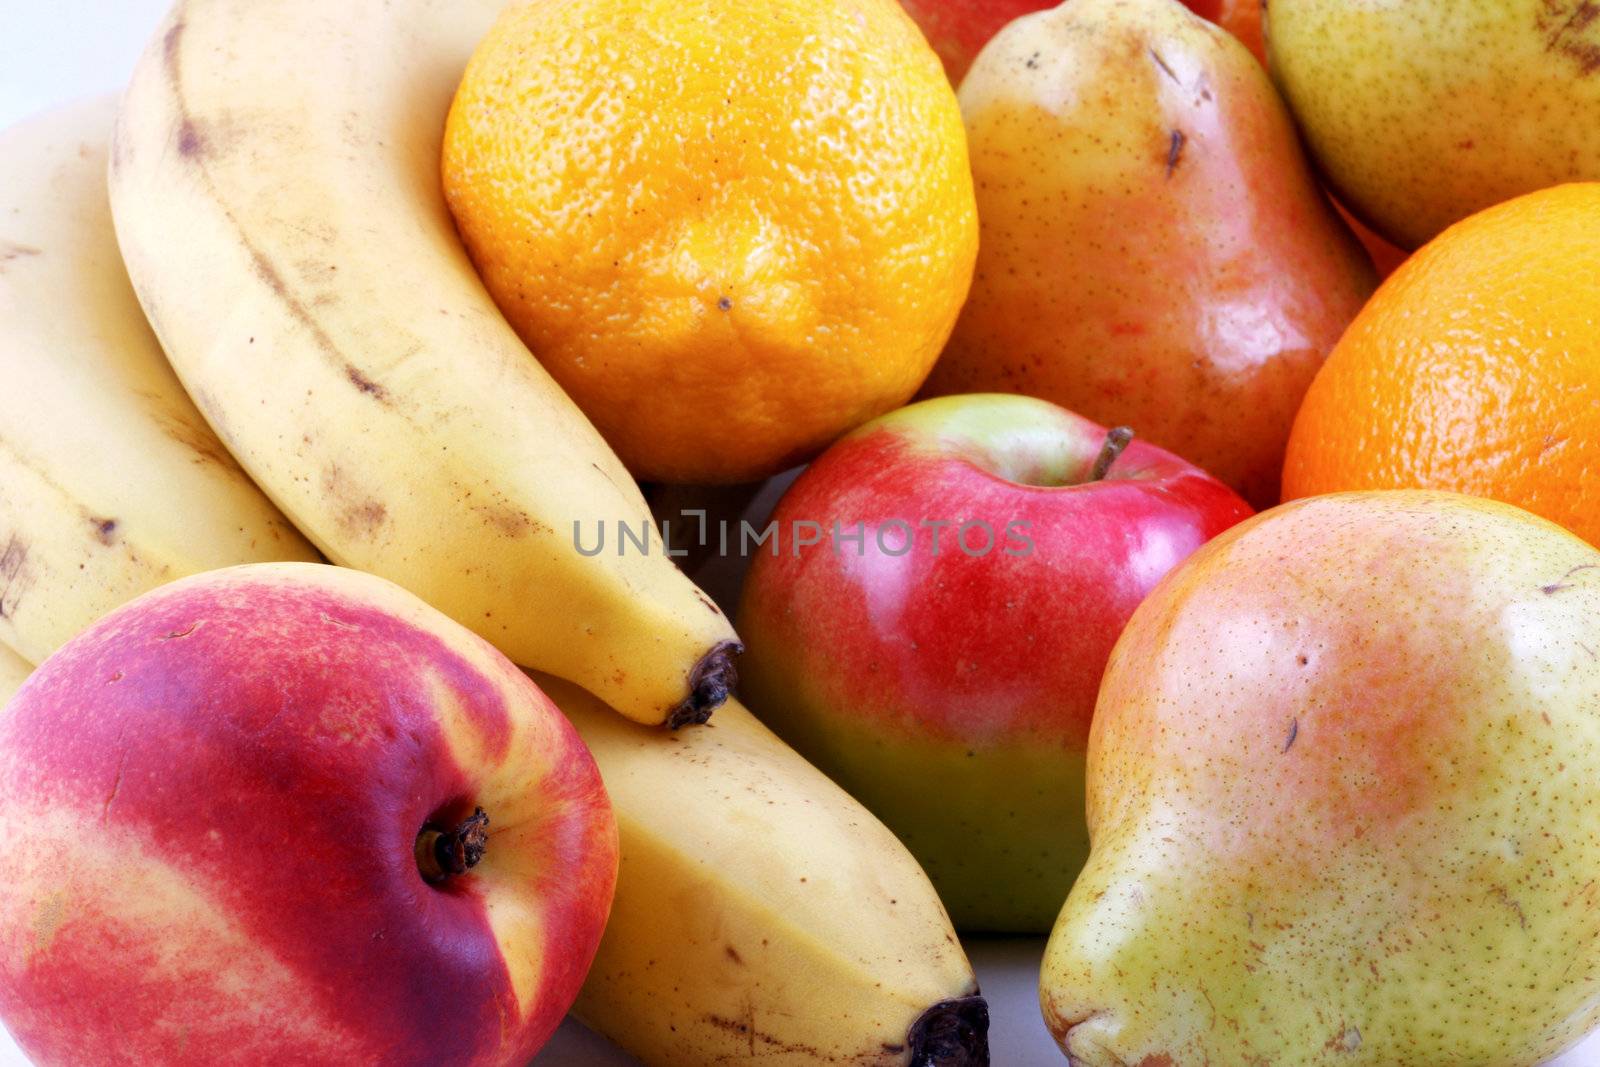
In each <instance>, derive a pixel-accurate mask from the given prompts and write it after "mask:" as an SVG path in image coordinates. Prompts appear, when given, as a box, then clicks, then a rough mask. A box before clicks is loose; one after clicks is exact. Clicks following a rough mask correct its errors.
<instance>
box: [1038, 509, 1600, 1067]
mask: <svg viewBox="0 0 1600 1067" xmlns="http://www.w3.org/2000/svg"><path fill="white" fill-rule="evenodd" d="M1597 624H1600V552H1596V551H1595V550H1594V548H1593V547H1591V546H1589V545H1587V544H1585V543H1584V542H1582V541H1581V540H1579V539H1578V538H1575V537H1573V536H1572V535H1570V534H1568V533H1566V532H1565V531H1563V530H1561V529H1560V528H1559V527H1556V526H1555V525H1553V524H1550V523H1546V522H1544V521H1543V520H1540V519H1538V518H1536V517H1534V516H1531V515H1529V514H1527V513H1526V512H1522V511H1519V510H1517V509H1515V508H1511V507H1508V506H1506V505H1504V504H1499V503H1495V502H1492V501H1484V500H1478V499H1475V498H1471V497H1463V496H1457V495H1454V494H1447V493H1426V492H1389V493H1352V494H1339V495H1335V496H1328V497H1317V498H1313V499H1309V500H1304V501H1296V502H1294V503H1291V504H1286V505H1284V506H1282V507H1280V508H1277V509H1275V510H1273V511H1271V512H1267V513H1264V514H1262V515H1261V516H1259V517H1257V518H1255V519H1253V520H1251V521H1249V522H1246V523H1242V524H1240V525H1239V526H1237V527H1235V528H1234V529H1233V530H1230V531H1229V532H1228V533H1226V534H1224V535H1222V536H1221V537H1218V538H1217V539H1216V540H1214V541H1212V542H1211V543H1210V544H1208V545H1207V546H1206V547H1205V548H1203V549H1201V550H1200V551H1199V552H1197V553H1196V554H1195V555H1194V556H1193V557H1191V558H1190V560H1189V562H1188V563H1187V564H1185V565H1184V566H1183V567H1181V568H1179V569H1178V570H1176V571H1174V572H1173V573H1172V574H1171V575H1170V576H1169V577H1168V578H1167V580H1166V581H1164V582H1163V583H1162V584H1161V585H1160V586H1159V587H1158V588H1157V589H1156V590H1155V592H1153V593H1152V594H1151V595H1150V597H1149V598H1148V599H1147V600H1146V601H1145V602H1144V604H1142V605H1141V606H1140V608H1139V610H1138V611H1136V612H1135V613H1134V617H1133V620H1132V621H1131V622H1130V623H1129V624H1128V627H1127V629H1126V630H1125V631H1124V633H1123V636H1122V639H1121V640H1120V641H1119V642H1118V644H1117V647H1116V650H1115V651H1114V652H1113V653H1112V656H1111V662H1110V665H1109V667H1108V668H1107V671H1106V678H1105V684H1104V686H1103V688H1102V690H1101V694H1100V701H1099V704H1098V705H1097V707H1096V709H1095V720H1094V728H1093V731H1092V734H1091V737H1090V741H1089V825H1090V833H1091V835H1092V837H1093V841H1094V850H1093V854H1092V855H1091V857H1090V860H1089V863H1088V865H1087V866H1086V867H1085V868H1084V872H1083V875H1082V876H1081V877H1080V878H1079V880H1078V884H1077V885H1076V886H1075V887H1074V889H1073V892H1072V895H1071V897H1070V898H1069V899H1068V901H1067V905H1066V907H1065V909H1064V910H1063V911H1062V914H1061V918H1060V920H1059V922H1058V924H1057V926H1056V929H1055V931H1054V933H1053V935H1052V937H1051V940H1050V943H1049V946H1048V948H1047V950H1046V954H1045V962H1044V968H1043V974H1042V984H1041V995H1042V1004H1043V1008H1044V1012H1045V1018H1046V1021H1047V1022H1048V1024H1049V1026H1050V1028H1051V1030H1052V1031H1053V1032H1054V1034H1055V1036H1056V1038H1057V1040H1058V1041H1060V1042H1061V1044H1062V1047H1063V1048H1064V1049H1065V1050H1067V1052H1068V1055H1069V1056H1070V1057H1071V1058H1072V1062H1073V1063H1074V1064H1081V1065H1083V1067H1117V1065H1123V1064H1130V1063H1137V1064H1174V1065H1176V1064H1201V1063H1213V1064H1257V1063H1260V1064H1272V1065H1274V1067H1311V1065H1318V1067H1321V1065H1333V1064H1343V1063H1350V1064H1359V1065H1367V1067H1378V1065H1382V1067H1388V1065H1392V1064H1419V1065H1420V1064H1429V1065H1446V1064H1448V1065H1452V1067H1456V1065H1459V1067H1468V1065H1473V1067H1489V1065H1495V1067H1532V1065H1534V1064H1538V1063H1542V1062H1544V1060H1545V1059H1547V1058H1548V1057H1550V1056H1552V1055H1554V1054H1555V1053H1556V1052H1558V1051H1559V1050H1560V1049H1562V1048H1563V1047H1565V1046H1567V1045H1569V1044H1571V1043H1573V1042H1575V1041H1576V1040H1578V1039H1579V1038H1580V1037H1581V1036H1582V1035H1583V1034H1584V1033H1585V1031H1586V1030H1587V1029H1589V1028H1590V1027H1591V1026H1593V1025H1594V1023H1595V1021H1596V1013H1597V1005H1600V970H1597V969H1596V967H1595V966H1594V963H1593V952H1592V946H1593V944H1594V942H1595V939H1596V938H1600V909H1596V908H1595V907H1593V906H1592V904H1591V902H1592V900H1593V894H1594V893H1595V891H1596V889H1597V886H1600V882H1597V876H1600V838H1597V837H1596V835H1595V834H1593V833H1592V832H1591V831H1592V826H1593V824H1594V818H1595V811H1596V809H1597V808H1600V718H1597V715H1600V657H1597V656H1596V655H1595V649H1596V644H1595V632H1596V626H1597Z"/></svg>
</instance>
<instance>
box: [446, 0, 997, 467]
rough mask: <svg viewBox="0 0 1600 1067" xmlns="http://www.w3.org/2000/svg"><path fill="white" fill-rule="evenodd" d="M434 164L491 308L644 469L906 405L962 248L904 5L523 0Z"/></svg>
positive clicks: (798, 444)
mask: <svg viewBox="0 0 1600 1067" xmlns="http://www.w3.org/2000/svg"><path fill="white" fill-rule="evenodd" d="M443 177H444V187H445V192H446V196H447V199H448V202H449V205H450V208H451V211H452V212H453V213H454V215H455V219H456V223H457V226H458V228H459V230H460V232H461V235H462V238H463V240H464V241H465V244H466V247H467V250H468V252H469V253H470V254H471V256H472V258H473V261H474V263H475V264H476V265H477V268H478V270H479V273H480V274H481V275H482V277H483V279H484V282H485V284H486V285H487V286H488V288H489V290H490V292H491V293H492V294H493V295H494V297H495V300H496V302H497V303H498V304H499V306H500V308H501V310H502V311H503V313H504V314H505V316H506V318H507V319H508V320H509V321H510V323H511V325H512V326H513V327H515V329H516V330H517V332H518V333H519V334H520V335H521V336H522V338H523V340H524V341H525V342H526V343H527V344H528V346H529V347H530V348H531V349H532V350H533V352H534V354H535V355H537V356H538V358H539V359H540V361H541V362H542V363H543V364H544V365H545V367H546V368H548V369H549V371H550V373H551V374H552V375H553V376H554V377H555V378H556V380H557V381H558V382H560V383H561V385H562V386H563V387H565V388H566V390H567V391H568V393H570V394H571V396H572V397H573V399H574V400H575V401H577V403H578V405H579V406H580V407H582V408H583V410H584V411H585V412H586V413H587V414H588V415H589V417H590V418H591V419H592V420H593V421H594V422H595V424H596V425H597V426H598V427H599V429H600V431H601V432H602V433H603V434H605V436H606V438H607V439H608V440H609V441H610V442H611V444H612V446H613V447H615V448H616V449H617V451H618V452H619V453H620V454H621V456H622V458H623V460H624V461H625V462H627V464H628V465H629V467H630V468H631V469H632V471H633V472H634V474H636V475H637V476H639V477H641V478H644V479H648V480H656V481H669V482H691V483H719V482H723V483H725V482H736V481H741V480H748V479H754V478H759V477H762V476H765V475H767V474H770V473H773V472H775V471H777V470H780V469H782V468H783V467H785V466H787V465H790V464H792V463H794V462H797V461H800V460H802V459H805V458H807V457H808V456H810V455H811V454H813V453H815V452H816V451H818V450H820V449H821V448H822V447H823V446H825V445H827V444H828V443H829V442H830V441H832V440H833V439H834V438H836V437H838V436H839V435H841V434H843V433H845V432H846V431H848V430H850V429H853V428H854V427H855V426H857V425H859V424H860V423H862V422H865V421H867V420H868V419H870V418H873V417H874V416H876V415H879V414H881V413H883V412H885V411H887V410H890V409H891V408H895V407H898V406H899V405H900V404H902V403H904V402H905V401H906V400H907V399H908V398H909V397H910V396H911V395H912V393H914V392H915V391H916V389H917V387H918V386H919V385H920V384H921V383H922V380H923V378H924V377H925V376H926V375H927V372H928V370H929V368H930V367H931V366H932V364H933V361H934V359H935V358H936V357H937V356H938V353H939V350H940V348H941V347H942V345H943V344H944V340H945V338H946V336H947V335H948V334H949V332H950V329H951V326H952V325H953V324H954V321H955V317H956V314H957V312H958V311H959V309H960V306H961V303H962V301H963V299H964V298H965V296H966V291H967V287H968V285H969V283H970V281H971V275H972V265H973V259H974V257H975V255H976V246H977V219H976V214H975V207H974V202H973V191H972V178H971V173H970V171H969V169H968V165H967V151H966V141H965V135H964V132H963V129H962V125H961V116H960V112H959V110H958V108H957V105H956V101H955V95H954V93H953V92H952V90H951V88H950V86H949V84H948V82H947V81H946V79H945V76H944V72H943V70H942V69H941V67H940V65H939V60H938V58H937V57H936V56H935V55H934V53H933V51H932V50H931V49H930V48H929V47H928V45H927V44H926V42H924V41H923V39H922V37H921V35H920V34H919V33H918V31H917V29H916V27H915V26H914V25H913V24H912V22H911V21H910V19H909V18H908V17H907V16H906V15H905V14H904V12H902V11H901V9H900V7H899V5H898V4H897V3H896V0H751V2H745V3H727V2H725V0H670V2H668V0H536V2H531V3H530V2H521V3H516V4H513V5H512V6H511V7H509V8H508V9H507V10H506V11H505V12H504V13H503V14H502V15H501V17H500V19H499V20H498V21H497V23H496V24H495V26H494V28H493V29H492V30H491V31H490V33H489V35H488V36H487V37H486V38H485V39H484V40H483V42H482V44H481V45H480V46H479V48H478V49H477V51H476V53H475V54H474V55H473V57H472V60H471V62H470V64H469V65H468V67H467V70H466V73H465V75H464V77H463V79H462V82H461V86H460V88H459V90H458V91H457V94H456V98H455V101H454V104H453V105H452V107H451V110H450V115H449V120H448V123H447V127H446V132H445V146H444V153H443Z"/></svg>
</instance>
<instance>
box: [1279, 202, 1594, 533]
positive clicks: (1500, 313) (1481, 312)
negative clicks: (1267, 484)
mask: <svg viewBox="0 0 1600 1067" xmlns="http://www.w3.org/2000/svg"><path fill="white" fill-rule="evenodd" d="M1597 234H1600V184H1595V183H1588V184H1578V185H1563V186H1558V187H1556V188H1553V189H1546V190H1544V191H1543V192H1538V193H1533V194H1531V195H1529V196H1524V197H1520V198H1518V199H1516V200H1511V201H1508V202H1506V203H1504V204H1501V205H1499V206H1497V207H1493V208H1490V209H1489V210H1487V211H1484V212H1481V213H1480V214H1477V215H1474V216H1471V217H1470V218H1467V219H1465V220H1463V221H1462V222H1459V223H1457V224H1456V225H1455V226H1452V227H1451V228H1450V229H1449V230H1446V231H1445V232H1444V233H1443V234H1441V235H1440V236H1439V237H1438V238H1436V239H1435V240H1434V241H1433V242H1432V243H1430V244H1428V245H1426V246H1425V247H1424V248H1422V249H1421V250H1420V251H1418V252H1416V253H1415V254H1414V255H1413V256H1412V257H1411V258H1410V259H1409V260H1407V261H1406V263H1405V264H1404V265H1402V266H1401V267H1400V269H1399V270H1397V271H1396V272H1395V273H1394V274H1393V275H1392V276H1391V277H1390V278H1389V280H1388V281H1387V282H1385V283H1384V284H1383V286H1382V287H1381V288H1379V290H1378V292H1377V293H1376V295H1374V296H1373V298H1372V300H1371V302H1370V303H1368V305H1367V306H1366V308H1364V309H1363V310H1362V312H1361V314H1360V315H1358V316H1357V317H1356V319H1355V321H1354V322H1353V323H1351V325H1350V328H1349V330H1348V331H1347V332H1346V333H1345V335H1344V337H1343V338H1342V339H1341V340H1340V342H1339V344H1338V345H1337V347H1335V349H1334V351H1333V354H1332V355H1330V356H1329V357H1328V361H1327V363H1326V364H1324V365H1323V367H1322V370H1321V371H1320V372H1319V373H1318V375H1317V377H1316V380H1315V381H1314V382H1313V384H1312V386H1311V390H1310V392H1308V393H1307V394H1306V398H1305V402H1304V404H1303V405H1302V407H1301V408H1300V413H1299V415H1298V416H1297V418H1296V419H1295V424H1294V430H1293V432H1292V433H1291V435H1290V439H1289V454H1288V458H1287V460H1286V462H1285V466H1284V475H1283V487H1284V496H1285V497H1286V498H1288V497H1301V496H1311V495H1313V494H1317V493H1329V492H1335V491H1338V490H1343V489H1391V488H1393V489H1399V488H1413V487H1420V488H1432V489H1454V490H1457V491H1459V492H1463V493H1471V494H1474V495H1477V496H1485V497H1493V498H1494V499H1496V500H1503V501H1506V502H1508V503H1511V504H1516V505H1519V506H1521V507H1524V508H1526V509H1528V510H1529V511H1532V512H1534V513H1536V514H1539V515H1542V516H1544V517H1545V518H1547V519H1552V520H1554V521H1555V522H1558V523H1561V524H1562V525H1564V526H1566V527H1567V528H1568V529H1570V530H1572V531H1573V532H1575V533H1577V534H1578V535H1579V536H1581V537H1584V538H1586V539H1588V540H1589V541H1590V542H1592V543H1595V544H1600V238H1597Z"/></svg>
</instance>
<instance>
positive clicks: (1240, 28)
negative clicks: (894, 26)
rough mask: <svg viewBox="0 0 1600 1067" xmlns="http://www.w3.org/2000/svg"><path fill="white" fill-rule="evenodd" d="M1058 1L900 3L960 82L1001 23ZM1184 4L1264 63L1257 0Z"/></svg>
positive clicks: (910, 0)
mask: <svg viewBox="0 0 1600 1067" xmlns="http://www.w3.org/2000/svg"><path fill="white" fill-rule="evenodd" d="M1058 2H1059V0H900V6H901V7H903V8H905V9H906V12H907V13H908V14H909V15H910V16H911V17H912V18H913V19H915V20H916V22H917V25H918V26H919V27H921V29H922V32H923V34H924V35H926V36H927V38H928V43H929V44H931V45H932V46H933V50H934V51H935V52H937V53H939V58H940V60H942V61H943V62H944V69H945V71H946V72H947V73H948V74H949V75H950V81H951V82H952V83H953V84H955V85H960V84H961V79H962V78H963V77H964V76H965V75H966V73H967V70H968V69H969V68H970V67H971V66H972V60H973V59H974V57H976V56H977V54H978V52H979V51H980V50H981V49H982V48H983V46H984V45H986V44H988V43H989V41H990V40H991V39H992V38H993V37H994V35H995V34H997V33H999V32H1000V30H1001V29H1002V28H1004V27H1005V25H1006V23H1008V22H1011V21H1013V20H1015V19H1019V18H1021V17H1022V16H1023V15H1031V14H1032V13H1033V12H1035V11H1043V10H1045V9H1046V8H1051V7H1055V6H1056V4H1057V3H1058ZM1184 4H1185V6H1187V7H1188V8H1189V10H1191V11H1193V12H1194V13H1195V14H1197V15H1199V16H1201V17H1202V18H1207V19H1210V20H1211V21H1212V22H1215V23H1216V24H1217V25H1219V26H1221V27H1222V28H1223V29H1225V30H1227V31H1228V32H1229V33H1231V34H1233V35H1234V36H1235V37H1237V38H1239V40H1240V41H1242V42H1243V43H1244V46H1245V47H1246V48H1248V49H1250V51H1251V52H1252V53H1253V54H1254V55H1255V56H1256V58H1258V59H1260V60H1261V62H1262V63H1265V62H1266V61H1267V52H1266V45H1265V43H1264V42H1263V41H1262V38H1261V0H1184Z"/></svg>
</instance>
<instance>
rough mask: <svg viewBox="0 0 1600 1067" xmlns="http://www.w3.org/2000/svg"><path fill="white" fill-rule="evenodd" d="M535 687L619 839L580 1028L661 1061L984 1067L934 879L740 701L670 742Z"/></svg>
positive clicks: (582, 697) (568, 689) (960, 960)
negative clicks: (566, 727)
mask: <svg viewBox="0 0 1600 1067" xmlns="http://www.w3.org/2000/svg"><path fill="white" fill-rule="evenodd" d="M535 680H536V681H537V682H538V683H539V685H540V687H541V688H543V689H544V691H545V692H546V693H547V694H548V695H549V696H550V698H551V699H552V700H554V701H555V702H556V704H557V705H558V706H559V707H560V708H561V710H562V711H564V712H565V713H566V715H567V717H568V718H569V719H570V720H571V721H572V723H573V724H574V725H575V726H576V727H577V729H578V732H579V733H580V734H581V735H582V736H583V739H584V741H585V742H586V743H587V744H588V746H589V750H590V751H591V752H593V753H594V757H595V760H596V761H597V762H598V763H599V765H600V773H601V776H602V777H603V778H604V779H605V784H606V790H607V792H608V793H610V795H611V801H612V805H613V808H614V810H615V811H616V815H617V828H618V833H619V834H620V836H621V841H622V865H621V871H620V873H619V875H618V879H617V894H616V898H615V900H614V903H613V904H612V909H611V920H610V922H609V923H608V924H607V926H606V933H605V937H604V939H603V940H602V942H601V945H600V952H599V954H598V955H597V956H596V957H595V961H594V966H593V968H592V969H591V970H590V972H589V978H588V980H587V982H586V983H585V984H584V987H583V991H582V993H580V994H579V997H578V1002H577V1004H576V1005H575V1007H574V1009H573V1010H574V1012H575V1013H576V1014H577V1016H578V1017H579V1018H580V1019H582V1020H583V1021H584V1022H585V1023H587V1024H588V1025H589V1026H590V1027H592V1028H593V1029H595V1030H597V1031H599V1032H600V1033H602V1034H604V1035H606V1036H607V1037H609V1038H611V1039H612V1040H613V1041H615V1042H617V1043H618V1044H619V1045H621V1046H622V1047H623V1048H625V1049H627V1050H628V1051H629V1052H631V1053H632V1054H633V1055H635V1056H636V1057H638V1058H639V1059H640V1060H642V1061H643V1062H644V1063H646V1064H648V1065H650V1067H705V1065H707V1064H713V1063H747V1062H753V1061H759V1062H761V1063H763V1064H772V1065H774V1067H801V1065H813V1064H824V1063H826V1064H854V1065H860V1067H865V1065H883V1067H887V1065H890V1064H898V1065H909V1067H976V1065H979V1064H987V1063H988V1062H989V1059H988V1044H987V1036H986V1035H987V1031H988V1009H987V1007H986V1005H985V1004H984V1001H983V998H982V997H980V996H978V988H977V982H976V980H975V978H974V977H973V973H972V967H971V965H970V964H969V963H968V962H967V959H966V956H965V955H964V954H963V952H962V950H961V946H960V944H959V942H957V940H956V936H955V933H954V932H953V931H952V930H951V927H950V920H949V917H948V916H946V914H945V911H944V907H943V906H942V905H941V904H940V903H939V898H938V897H937V896H936V895H935V894H934V891H933V887H932V886H931V885H930V884H929V882H928V879H927V876H926V875H924V874H923V873H922V869H921V868H920V867H918V866H917V863H916V861H915V860H913V859H912V858H911V855H910V853H908V852H907V851H906V850H905V848H904V846H902V845H901V844H900V842H899V841H897V840H896V839H895V838H894V836H893V835H892V834H891V833H890V832H889V831H888V830H887V829H886V828H885V827H884V826H883V824H882V823H880V822H878V820H877V819H875V818H873V816H872V815H871V814H870V813H868V812H867V810H866V809H865V808H863V807H861V806H860V805H859V804H857V803H856V802H855V801H854V800H852V799H850V797H849V796H848V795H846V794H845V793H844V791H843V790H841V789H840V788H839V787H838V786H836V785H834V784H833V783H832V782H831V781H829V780H828V779H827V778H826V777H825V776H824V775H823V774H822V773H821V772H820V771H818V770H816V769H815V768H813V767H812V766H811V765H810V764H808V763H806V762H805V760H803V759H801V758H800V756H799V755H798V754H796V753H795V752H794V750H793V749H791V748H789V747H788V746H787V745H785V744H784V743H783V742H782V741H780V740H778V738H777V737H776V735H774V734H773V733H772V732H771V731H769V730H767V729H766V728H765V727H764V726H762V725H761V724H760V723H759V722H757V721H756V719H755V717H754V716H752V715H751V714H750V713H749V712H748V711H746V710H745V709H744V707H743V706H741V705H740V704H739V703H738V701H736V700H730V701H728V703H727V704H725V705H724V706H723V708H722V709H721V710H720V711H718V712H717V717H716V719H715V720H714V721H713V722H712V723H711V725H710V726H707V727H706V728H704V729H700V730H694V731H691V732H688V733H679V734H663V733H662V732H660V731H656V730H647V729H643V728H641V727H639V726H637V725H634V724H632V723H629V722H627V721H626V720H624V719H622V718H621V717H620V716H617V715H614V714H612V713H611V712H610V711H609V710H608V709H606V708H605V707H604V706H603V705H601V704H600V702H599V701H597V700H596V699H595V698H594V697H592V696H590V695H589V694H587V693H585V692H583V691H582V690H580V689H578V688H576V687H575V686H572V685H569V684H567V683H564V682H560V681H558V680H556V679H554V678H545V677H539V676H535Z"/></svg>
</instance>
